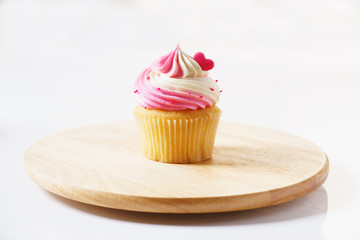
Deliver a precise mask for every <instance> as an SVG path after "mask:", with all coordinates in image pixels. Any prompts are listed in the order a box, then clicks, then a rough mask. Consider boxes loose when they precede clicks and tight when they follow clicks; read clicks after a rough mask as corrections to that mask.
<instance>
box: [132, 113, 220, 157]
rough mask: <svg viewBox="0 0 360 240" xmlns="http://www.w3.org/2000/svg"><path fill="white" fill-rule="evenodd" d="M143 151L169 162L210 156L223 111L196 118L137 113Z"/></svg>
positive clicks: (149, 155) (146, 154) (145, 153)
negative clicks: (164, 116) (175, 117)
mask: <svg viewBox="0 0 360 240" xmlns="http://www.w3.org/2000/svg"><path fill="white" fill-rule="evenodd" d="M135 117H136V120H137V124H138V127H139V129H140V137H141V141H142V151H143V154H144V155H145V156H146V157H147V158H149V159H152V160H156V161H160V162H167V163H191V162H199V161H202V160H206V159H208V158H210V157H211V155H212V152H213V147H214V141H215V135H216V130H217V127H218V123H219V118H220V113H217V114H212V115H208V116H205V117H200V118H193V119H169V118H162V117H159V116H156V117H154V118H151V117H142V116H135Z"/></svg>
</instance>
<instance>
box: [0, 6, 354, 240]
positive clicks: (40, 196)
mask: <svg viewBox="0 0 360 240" xmlns="http://www.w3.org/2000/svg"><path fill="white" fill-rule="evenodd" d="M359 16H360V8H359V4H358V2H357V1H344V0H334V1H216V2H215V1H214V2H213V1H187V0H186V1H178V2H176V3H173V2H170V1H159V0H156V1H96V0H94V1H50V2H49V1H6V0H5V1H1V2H0V239H120V238H122V239H157V240H160V239H192V238H195V237H197V238H201V239H203V238H204V239H219V238H223V239H250V238H251V239H264V238H265V237H266V238H270V239H272V238H276V239H290V238H291V239H360V227H359V226H360V224H359V222H360V207H359V202H360V174H359V170H360V169H359V168H360V137H359V136H360V94H359V90H360V32H359V29H360V18H359ZM177 43H180V44H181V47H182V49H183V50H184V51H185V52H186V53H189V54H190V55H192V54H194V53H195V52H196V51H203V52H205V54H206V56H208V57H209V58H212V59H213V60H214V61H215V68H214V69H213V70H212V71H211V73H210V74H211V76H213V77H214V78H216V79H219V84H220V86H221V88H222V89H223V95H222V97H221V100H220V102H219V106H220V107H221V108H222V110H223V116H222V119H223V120H227V121H234V122H241V123H247V124H255V125H261V126H266V127H271V128H276V129H280V130H284V131H288V132H292V133H295V134H297V135H299V136H302V137H305V138H307V139H309V140H311V141H313V142H314V143H316V144H317V145H319V146H320V147H321V148H323V150H324V151H325V152H326V153H327V154H328V156H329V159H330V174H329V177H328V179H327V181H326V182H325V184H324V185H323V186H322V187H320V188H319V189H317V190H316V191H314V192H313V193H311V194H309V195H307V196H305V197H302V198H300V199H298V200H295V201H292V202H289V203H285V204H281V205H278V206H273V207H268V208H263V209H258V210H249V211H242V212H234V213H220V214H199V215H167V214H147V213H136V212H128V211H120V210H111V209H105V208H100V207H95V206H90V205H86V204H81V203H77V202H74V201H71V200H67V199H64V198H61V197H58V196H55V195H53V194H50V193H48V192H46V191H45V190H42V189H41V188H40V187H39V186H38V185H36V184H35V183H34V182H33V181H32V180H31V179H30V178H29V177H28V176H27V174H26V172H25V170H24V166H23V156H24V152H25V150H26V148H27V147H28V146H29V145H30V144H32V143H33V142H34V141H36V140H39V139H41V138H42V137H45V136H47V135H49V134H52V133H54V132H58V131H62V130H66V129H68V128H75V127H79V126H84V125H89V124H95V123H101V122H106V121H116V120H125V119H132V109H133V108H134V106H135V104H136V103H135V100H134V98H133V96H132V85H133V82H134V81H135V79H136V77H137V75H138V74H139V73H140V71H141V70H142V69H143V68H145V67H146V66H147V65H149V64H150V63H151V62H152V61H153V60H155V59H156V58H157V57H160V56H161V55H163V54H165V53H167V52H169V51H170V50H171V49H172V48H174V47H175V45H176V44H177Z"/></svg>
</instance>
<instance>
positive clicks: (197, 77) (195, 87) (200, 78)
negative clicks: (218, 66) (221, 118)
mask: <svg viewBox="0 0 360 240" xmlns="http://www.w3.org/2000/svg"><path fill="white" fill-rule="evenodd" d="M216 82H217V81H215V80H213V79H212V78H210V77H208V76H207V72H204V71H202V69H201V67H200V65H199V64H198V63H197V62H196V61H195V60H194V59H193V58H192V57H190V56H189V55H186V54H185V53H183V52H182V51H181V49H180V48H179V46H177V47H176V48H175V49H174V50H173V51H171V52H170V53H169V54H167V55H165V56H163V57H161V58H159V59H158V60H156V61H155V62H154V63H153V64H152V65H151V66H150V67H149V68H146V69H145V70H144V71H143V72H142V73H141V74H140V75H139V77H138V79H137V81H136V82H135V85H134V93H135V94H136V99H137V102H138V103H139V105H141V106H143V107H146V108H149V109H163V110H175V111H176V110H185V109H192V110H196V109H198V108H206V107H211V106H212V105H213V104H215V103H216V102H217V101H218V100H219V96H220V89H219V87H218V85H217V83H216Z"/></svg>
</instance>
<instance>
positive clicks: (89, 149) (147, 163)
mask: <svg viewBox="0 0 360 240" xmlns="http://www.w3.org/2000/svg"><path fill="white" fill-rule="evenodd" d="M25 167H26V170H27V172H28V174H29V175H30V176H31V177H32V179H33V180H34V181H35V182H37V183H38V184H39V185H40V186H42V187H43V188H45V189H46V190H48V191H50V192H52V193H55V194H58V195H60V196H63V197H66V198H69V199H73V200H76V201H80V202H84V203H89V204H94V205H98V206H104V207H109V208H116V209H126V210H133V211H143V212H158V213H205V212H225V211H236V210H243V209H251V208H259V207H265V206H270V205H274V204H279V203H283V202H287V201H290V200H293V199H296V198H299V197H301V196H303V195H305V194H307V193H310V192H311V191H313V190H315V189H316V188H318V187H319V186H321V184H322V183H323V182H324V181H325V179H326V177H327V175H328V170H329V162H328V159H327V156H326V154H325V153H324V152H323V151H322V150H321V149H320V148H319V147H317V146H316V145H314V144H313V143H311V142H309V141H307V140H305V139H302V138H300V137H297V136H294V135H292V134H289V133H284V132H281V131H277V130H272V129H267V128H261V127H256V126H248V125H242V124H238V123H224V122H221V123H220V126H219V129H218V132H217V136H216V141H215V147H214V154H213V157H212V159H210V160H207V161H203V162H200V163H195V164H167V163H160V162H155V161H152V160H148V159H146V158H145V157H143V156H142V154H141V146H140V139H139V137H138V132H137V128H136V126H135V123H134V122H115V123H105V124H100V125H94V126H89V127H83V128H78V129H73V130H69V131H65V132H61V133H57V134H54V135H52V136H49V137H46V138H45V139H43V140H40V141H39V142H37V143H35V144H33V145H32V146H31V147H30V148H29V149H28V151H27V152H26V154H25Z"/></svg>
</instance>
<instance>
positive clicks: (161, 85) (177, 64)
mask: <svg viewBox="0 0 360 240" xmlns="http://www.w3.org/2000/svg"><path fill="white" fill-rule="evenodd" d="M213 67H214V62H213V61H212V60H210V59H206V58H205V56H204V54H203V53H201V52H198V53H196V54H195V55H194V57H191V56H189V55H187V54H185V53H184V52H183V51H182V50H181V49H180V47H179V46H177V47H176V48H175V49H174V50H173V51H171V52H170V53H169V54H167V55H165V56H163V57H161V58H159V59H158V60H156V61H155V62H154V63H152V64H151V65H150V67H148V68H146V69H145V70H144V71H143V72H142V73H141V74H140V75H139V77H138V79H137V81H136V82H135V85H134V94H135V96H136V100H137V102H138V106H136V107H135V109H134V116H135V119H136V122H137V125H138V128H139V131H140V137H141V142H142V152H143V154H144V155H145V157H147V158H149V159H151V160H155V161H159V162H164V163H193V162H199V161H203V160H206V159H209V158H211V155H212V152H213V147H214V141H215V135H216V130H217V127H218V123H219V119H220V115H221V110H220V109H219V108H218V107H217V106H216V103H217V102H218V101H219V97H220V93H221V90H220V89H219V86H218V84H217V80H214V79H212V78H211V77H209V76H208V73H209V72H208V71H209V70H211V69H212V68H213Z"/></svg>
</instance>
